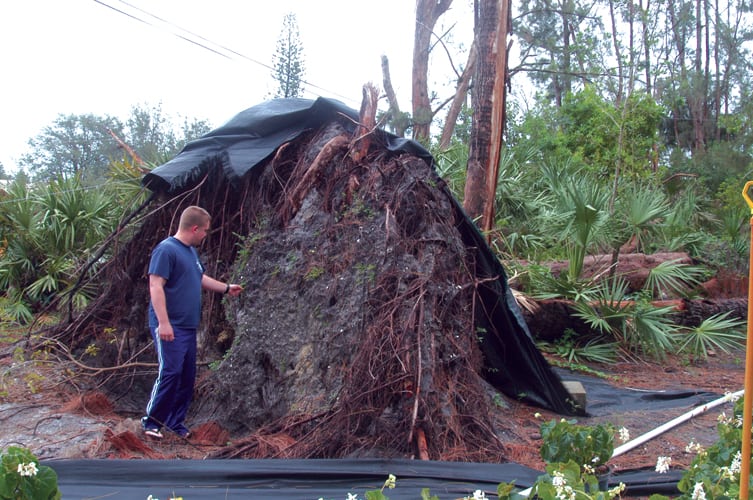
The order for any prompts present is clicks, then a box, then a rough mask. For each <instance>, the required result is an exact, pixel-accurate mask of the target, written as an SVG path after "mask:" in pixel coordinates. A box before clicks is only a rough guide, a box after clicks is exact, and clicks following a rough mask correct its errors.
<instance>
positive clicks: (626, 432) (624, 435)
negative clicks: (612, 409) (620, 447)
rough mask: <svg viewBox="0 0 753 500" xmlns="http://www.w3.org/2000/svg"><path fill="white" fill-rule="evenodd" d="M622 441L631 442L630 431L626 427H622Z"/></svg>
mask: <svg viewBox="0 0 753 500" xmlns="http://www.w3.org/2000/svg"><path fill="white" fill-rule="evenodd" d="M620 441H622V442H623V443H627V442H628V441H630V431H629V430H627V428H626V427H620Z"/></svg>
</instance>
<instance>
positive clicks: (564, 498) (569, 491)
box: [556, 486, 576, 500]
mask: <svg viewBox="0 0 753 500" xmlns="http://www.w3.org/2000/svg"><path fill="white" fill-rule="evenodd" d="M556 493H557V496H556V498H557V500H575V497H576V493H575V490H573V487H572V486H565V487H564V488H562V489H560V490H557V491H556Z"/></svg>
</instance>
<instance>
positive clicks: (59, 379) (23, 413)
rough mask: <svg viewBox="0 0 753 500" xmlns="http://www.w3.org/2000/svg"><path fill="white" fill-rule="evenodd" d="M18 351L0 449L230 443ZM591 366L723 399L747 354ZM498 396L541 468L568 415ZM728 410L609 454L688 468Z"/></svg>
mask: <svg viewBox="0 0 753 500" xmlns="http://www.w3.org/2000/svg"><path fill="white" fill-rule="evenodd" d="M15 352H16V354H15V355H14V354H13V353H14V346H6V347H3V348H2V351H0V396H2V399H0V449H5V448H7V447H8V446H25V447H28V448H29V449H31V451H32V452H34V453H35V455H36V456H37V457H38V458H40V459H53V458H152V459H174V458H183V459H191V458H194V459H200V458H206V457H207V456H210V455H211V454H212V453H214V452H216V451H217V450H219V449H221V448H222V447H223V446H224V445H225V444H227V442H228V439H229V435H228V434H227V432H224V431H223V430H222V429H220V428H219V427H217V426H212V425H210V424H204V425H202V426H199V427H198V428H194V429H193V431H194V433H193V436H192V437H191V438H190V439H188V440H185V439H182V438H179V437H177V436H171V435H168V436H166V437H165V438H164V439H163V440H161V441H154V440H149V439H146V438H145V437H144V436H143V435H142V434H141V433H140V429H139V423H138V418H137V416H135V415H122V414H117V413H115V412H114V411H113V409H112V408H113V405H112V404H111V403H110V402H109V401H108V399H107V397H106V396H104V395H103V394H102V393H98V392H91V391H89V392H83V393H82V392H79V391H78V390H76V384H74V383H73V381H71V380H68V379H66V376H65V373H66V370H65V369H63V368H64V367H61V366H60V364H59V363H57V362H56V363H51V362H47V361H44V360H31V361H20V360H19V359H18V358H20V356H19V355H18V349H15ZM592 368H593V369H594V370H598V371H600V372H601V373H604V374H608V375H609V379H608V380H609V381H610V383H612V384H614V385H616V386H620V387H631V388H636V389H645V390H651V391H656V390H662V389H665V390H680V389H693V390H699V391H709V392H713V393H716V394H719V395H720V396H722V395H724V394H725V393H730V392H736V391H739V390H740V389H742V388H743V385H744V376H745V352H744V351H737V352H732V353H717V354H715V355H713V356H710V357H709V358H708V359H707V360H705V361H701V362H696V363H690V362H687V360H683V359H679V358H669V359H668V360H666V361H665V362H664V363H662V364H653V363H643V362H622V363H618V364H615V365H613V366H610V367H604V366H592ZM495 400H496V401H497V402H498V405H497V407H498V408H499V411H498V413H497V414H496V415H495V416H494V417H495V421H496V423H497V425H498V429H497V431H498V435H499V437H500V439H501V440H502V441H503V442H504V443H505V445H506V449H507V450H508V454H507V456H505V457H500V460H503V461H512V462H517V463H520V464H522V465H526V466H530V467H532V468H535V469H537V470H542V469H543V463H542V462H541V459H540V458H539V455H538V448H539V445H540V435H539V425H540V423H541V422H542V421H547V420H548V419H552V418H556V419H558V418H562V417H561V416H560V415H556V414H553V413H551V412H547V411H545V410H542V409H540V408H536V407H532V406H529V405H527V404H523V403H519V402H514V401H511V400H509V399H508V398H505V397H504V396H501V395H495ZM686 411H688V408H677V409H671V410H666V409H665V410H661V411H640V412H625V413H615V414H611V415H605V416H600V417H589V418H582V419H580V420H579V421H580V422H581V423H598V422H602V421H609V422H611V423H613V424H614V425H616V426H618V427H623V426H624V427H626V428H627V429H628V430H629V431H630V436H631V439H635V438H636V437H638V436H640V435H642V434H644V433H645V432H648V431H650V430H653V429H654V428H656V427H658V426H660V425H661V424H663V423H665V422H667V421H669V420H672V419H673V418H675V417H677V416H679V415H681V414H683V413H685V412H686ZM724 411H726V412H727V413H728V414H729V413H730V412H731V405H730V404H728V403H727V404H724V405H722V406H719V407H716V408H714V409H712V410H710V411H708V412H706V413H703V414H701V415H699V416H696V417H694V418H692V419H691V420H689V421H687V422H684V423H682V424H680V425H678V426H676V427H674V428H672V429H670V430H668V431H667V432H665V433H663V434H661V435H659V436H657V437H655V438H653V439H651V440H649V441H647V442H646V443H644V444H642V445H639V446H638V447H636V448H634V449H632V450H630V451H628V452H626V453H624V454H622V455H620V456H618V457H615V458H613V459H612V460H611V461H610V464H611V465H612V468H613V470H614V471H616V472H619V471H626V470H634V469H644V468H653V467H654V466H655V464H656V458H657V457H658V456H670V457H671V458H672V468H679V469H684V468H687V466H688V465H689V464H690V462H691V460H692V459H693V457H694V454H693V453H688V452H686V451H685V448H686V446H687V445H688V444H689V443H690V442H696V443H699V444H701V445H703V446H708V445H710V444H712V443H714V442H715V441H716V438H717V434H716V425H717V417H718V416H719V415H720V414H721V413H722V412H724ZM536 413H539V414H540V416H538V417H537V416H535V414H536ZM189 423H190V422H189ZM278 445H279V443H278Z"/></svg>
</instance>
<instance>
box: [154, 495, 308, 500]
mask: <svg viewBox="0 0 753 500" xmlns="http://www.w3.org/2000/svg"><path fill="white" fill-rule="evenodd" d="M146 500H159V498H157V497H153V496H152V495H149V496H148V497H146ZM319 500H322V499H321V498H320V499H319Z"/></svg>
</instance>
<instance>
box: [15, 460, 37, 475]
mask: <svg viewBox="0 0 753 500" xmlns="http://www.w3.org/2000/svg"><path fill="white" fill-rule="evenodd" d="M16 472H18V474H19V475H21V476H26V477H31V476H36V475H37V472H39V470H38V469H37V464H35V463H34V462H29V463H28V464H24V463H20V464H18V468H17V469H16Z"/></svg>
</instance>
